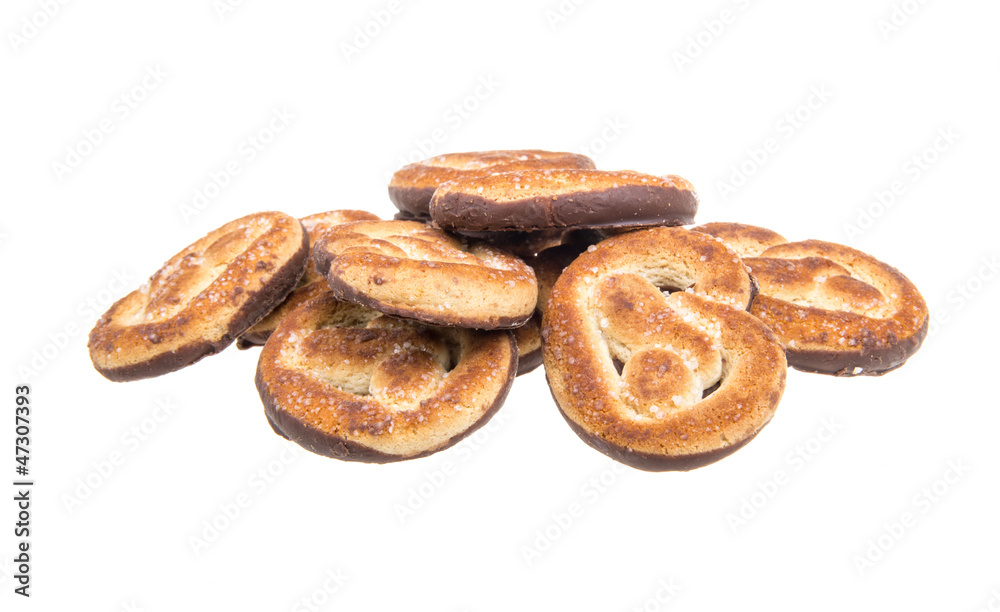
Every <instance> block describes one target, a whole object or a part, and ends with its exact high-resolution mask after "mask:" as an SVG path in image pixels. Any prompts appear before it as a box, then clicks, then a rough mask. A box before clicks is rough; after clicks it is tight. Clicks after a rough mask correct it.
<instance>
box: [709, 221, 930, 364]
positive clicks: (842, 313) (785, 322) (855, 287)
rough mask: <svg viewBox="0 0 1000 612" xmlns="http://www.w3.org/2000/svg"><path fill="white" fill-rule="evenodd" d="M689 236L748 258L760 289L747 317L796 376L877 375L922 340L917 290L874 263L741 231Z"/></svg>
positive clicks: (712, 229) (821, 246)
mask: <svg viewBox="0 0 1000 612" xmlns="http://www.w3.org/2000/svg"><path fill="white" fill-rule="evenodd" d="M694 230H695V231H700V232H705V233H707V234H709V235H712V236H716V237H718V238H720V239H721V240H722V241H723V242H725V243H726V244H728V245H729V246H731V247H732V248H733V249H734V250H736V251H738V252H741V254H745V257H744V258H743V261H744V263H746V265H747V266H749V267H750V269H751V273H752V274H753V276H754V277H755V278H756V279H757V282H758V283H759V284H760V295H758V296H757V298H756V299H755V300H754V303H753V306H752V308H751V309H750V312H751V314H753V315H755V316H757V317H758V318H760V319H761V320H762V321H763V322H764V323H765V324H766V325H767V326H768V327H770V328H771V329H772V330H774V332H775V333H776V334H777V336H778V338H779V339H780V340H781V343H782V345H784V346H785V349H786V352H787V354H788V364H789V365H790V366H792V367H794V368H797V369H799V370H803V371H808V372H818V373H822V374H833V375H836V376H859V375H880V374H884V373H886V372H889V371H891V370H894V369H896V368H898V367H900V366H902V365H903V364H904V363H905V362H906V360H907V359H909V357H910V356H911V355H913V353H915V352H916V351H917V349H919V348H920V345H921V344H922V343H923V340H924V337H925V336H926V335H927V328H928V322H929V319H930V317H929V313H928V310H927V304H926V302H925V301H924V299H923V297H922V296H921V295H920V292H919V291H918V290H917V288H916V286H915V285H914V284H913V283H912V282H911V281H910V280H909V279H908V278H907V277H906V276H904V275H903V274H902V273H901V272H900V271H899V270H897V269H896V268H893V267H892V266H890V265H888V264H886V263H884V262H882V261H879V260H878V259H876V258H874V257H872V256H871V255H868V254H866V253H863V252H861V251H858V250H857V249H853V248H851V247H848V246H844V245H841V244H836V243H832V242H824V241H821V240H804V241H800V242H788V241H787V240H785V239H784V238H783V237H782V236H781V235H779V234H777V233H775V232H772V231H771V230H767V229H764V228H759V227H754V226H749V225H743V224H738V223H709V224H705V225H702V226H699V227H696V228H694Z"/></svg>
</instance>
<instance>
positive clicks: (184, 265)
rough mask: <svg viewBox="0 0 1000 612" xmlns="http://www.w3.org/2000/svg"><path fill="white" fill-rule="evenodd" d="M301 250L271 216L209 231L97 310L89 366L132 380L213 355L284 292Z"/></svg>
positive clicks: (301, 238)
mask: <svg viewBox="0 0 1000 612" xmlns="http://www.w3.org/2000/svg"><path fill="white" fill-rule="evenodd" d="M308 250H309V243H308V237H307V235H306V232H305V230H304V229H303V227H302V224H301V223H300V222H299V220H298V219H295V218H294V217H290V216H288V215H286V214H283V213H278V212H265V213H257V214H253V215H247V216H246V217H242V218H240V219H236V220H235V221H231V222H229V223H227V224H225V225H223V226H222V227H220V228H218V229H216V230H214V231H212V232H211V233H209V234H208V235H207V236H205V237H204V238H201V239H200V240H198V241H197V242H195V243H193V244H191V245H190V246H188V247H187V248H185V249H184V250H183V251H181V252H180V253H178V254H177V255H175V256H173V257H172V258H171V259H170V260H168V261H167V262H166V263H165V264H164V265H163V267H162V268H160V269H159V270H158V271H157V272H156V273H155V274H153V276H152V277H150V279H149V281H148V282H146V283H145V284H144V285H143V286H142V287H140V288H139V289H137V290H135V291H133V292H132V293H130V294H128V295H126V296H125V297H123V298H122V299H120V300H118V301H117V302H115V303H114V304H113V305H112V306H111V308H109V309H108V311H107V312H106V313H104V315H103V316H102V317H101V318H100V319H99V320H98V322H97V325H96V326H95V327H94V329H93V330H92V331H91V332H90V338H89V341H88V347H89V349H90V358H91V361H93V364H94V367H95V368H96V369H97V371H98V372H100V373H101V374H102V375H104V376H105V377H106V378H108V379H110V380H114V381H127V380H136V379H140V378H149V377H153V376H159V375H161V374H165V373H167V372H172V371H174V370H178V369H180V368H183V367H185V366H187V365H190V364H192V363H194V362H196V361H198V360H199V359H201V358H202V357H205V356H207V355H212V354H214V353H217V352H219V351H221V350H222V349H224V348H225V347H227V346H228V345H229V344H231V343H232V342H233V340H235V339H236V337H237V336H239V335H240V334H242V333H244V332H245V331H246V330H247V329H248V328H249V327H250V326H251V325H253V324H254V323H256V322H257V321H258V320H260V319H261V318H262V317H263V316H264V315H265V314H267V313H268V312H270V311H271V309H273V308H274V306H275V305H276V304H278V303H280V302H281V301H282V300H283V299H284V298H285V296H286V295H288V293H289V292H290V291H291V290H292V288H293V287H294V286H295V284H296V283H297V282H298V280H299V278H300V277H301V276H302V274H303V271H304V269H305V264H306V260H307V255H308Z"/></svg>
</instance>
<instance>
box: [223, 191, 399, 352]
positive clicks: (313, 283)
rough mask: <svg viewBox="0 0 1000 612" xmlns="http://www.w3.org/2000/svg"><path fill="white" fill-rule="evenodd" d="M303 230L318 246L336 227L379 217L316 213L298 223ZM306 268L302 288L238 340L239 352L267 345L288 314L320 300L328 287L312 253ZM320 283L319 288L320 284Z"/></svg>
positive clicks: (357, 212) (360, 212)
mask: <svg viewBox="0 0 1000 612" xmlns="http://www.w3.org/2000/svg"><path fill="white" fill-rule="evenodd" d="M299 220H300V221H301V222H302V227H304V228H305V229H306V232H307V233H308V234H309V242H310V244H315V242H316V240H318V239H319V237H320V236H322V235H323V232H325V231H326V230H328V229H330V228H331V227H333V226H335V225H340V224H341V223H349V222H351V221H378V220H379V218H378V216H377V215H373V214H372V213H370V212H365V211H363V210H331V211H329V212H324V213H317V214H315V215H309V216H308V217H303V218H302V219H299ZM309 254H310V257H309V258H308V263H307V264H306V271H305V274H303V275H302V278H301V279H300V280H299V284H298V285H296V287H295V289H294V290H293V291H292V292H291V293H289V294H288V297H287V298H285V300H284V301H283V302H281V303H280V304H278V305H277V306H275V308H274V310H272V311H271V312H270V313H268V315H267V316H266V317H264V318H263V319H261V320H260V321H258V322H257V323H256V324H255V325H254V326H253V327H251V328H250V329H248V330H247V331H246V332H244V333H243V335H241V336H240V337H239V338H237V339H236V348H239V349H248V348H250V347H252V346H262V345H263V344H264V343H265V342H267V338H268V336H270V335H271V333H272V332H273V331H274V330H275V329H277V327H278V323H280V322H281V319H283V318H284V317H285V315H287V314H288V313H290V312H291V311H293V310H295V308H296V307H297V306H298V305H299V304H302V303H304V302H308V301H309V300H311V299H312V298H314V297H317V296H319V295H320V294H321V293H322V292H323V291H324V290H325V289H326V287H327V284H326V279H325V278H324V277H322V276H321V275H319V274H317V273H316V267H315V264H314V263H313V260H312V250H310V251H309ZM317 283H319V284H317Z"/></svg>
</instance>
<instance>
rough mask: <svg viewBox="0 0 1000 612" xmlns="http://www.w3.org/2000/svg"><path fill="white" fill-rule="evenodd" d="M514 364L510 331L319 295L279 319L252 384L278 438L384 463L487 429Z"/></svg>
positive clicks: (342, 456) (317, 450) (348, 457)
mask: <svg viewBox="0 0 1000 612" xmlns="http://www.w3.org/2000/svg"><path fill="white" fill-rule="evenodd" d="M516 367H517V354H516V349H515V347H514V340H513V337H512V335H511V333H510V332H509V331H486V332H484V331H473V330H469V329H460V328H443V327H429V326H426V325H422V324H419V323H415V322H412V321H407V320H404V319H397V318H394V317H389V316H386V315H383V314H381V313H379V312H376V311H374V310H371V309H369V308H365V307H364V306H359V305H357V304H351V303H347V302H339V301H337V300H336V299H334V297H333V295H332V294H331V293H330V292H327V293H325V294H324V295H322V296H320V297H318V298H315V299H313V300H311V301H309V302H306V303H305V304H303V305H301V306H300V307H298V308H296V309H295V310H294V311H293V312H291V313H290V314H289V315H288V316H287V317H285V319H284V320H283V321H282V322H281V324H280V325H279V326H278V329H277V330H275V332H274V333H273V334H272V335H271V337H270V338H269V339H268V341H267V343H266V344H265V345H264V348H263V349H262V350H261V354H260V359H259V361H258V363H257V377H256V382H257V390H258V392H259V393H260V397H261V401H262V402H263V404H264V411H265V413H266V415H267V418H268V421H269V422H270V423H271V425H272V427H273V428H274V429H275V431H276V432H278V433H280V434H282V435H284V436H285V437H287V438H289V439H290V440H292V441H294V442H296V443H298V444H300V445H301V446H303V447H304V448H306V449H308V450H310V451H312V452H314V453H317V454H319V455H325V456H327V457H334V458H337V459H342V460H345V461H364V462H369V463H387V462H391V461H400V460H404V459H414V458H417V457H423V456H426V455H430V454H432V453H435V452H437V451H440V450H443V449H445V448H448V447H449V446H452V445H453V444H456V443H457V442H458V441H460V440H461V439H462V438H464V437H465V436H467V435H469V434H470V433H472V432H473V431H475V430H476V429H477V428H478V427H480V426H482V425H483V424H485V423H486V422H487V421H488V420H489V419H490V417H492V416H493V414H494V413H495V412H496V411H497V410H498V409H499V408H500V405H501V404H502V403H503V400H504V399H505V398H506V396H507V392H508V391H509V390H510V385H511V382H512V381H513V380H514V371H515V369H516Z"/></svg>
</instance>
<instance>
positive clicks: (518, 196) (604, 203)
mask: <svg viewBox="0 0 1000 612" xmlns="http://www.w3.org/2000/svg"><path fill="white" fill-rule="evenodd" d="M697 210H698V196H697V194H696V193H695V191H694V187H692V186H691V183H689V182H687V181H686V180H684V179H683V178H681V177H679V176H653V175H650V174H642V173H639V172H632V171H630V170H620V171H609V170H566V169H557V170H549V169H546V170H520V171H516V172H504V173H500V174H493V175H490V176H478V177H477V176H473V177H467V178H461V179H456V180H453V181H450V182H448V183H445V184H443V185H441V187H440V188H438V190H437V191H435V192H434V197H433V198H432V199H431V204H430V213H431V218H433V219H434V221H435V222H436V223H437V224H438V225H440V226H441V227H443V228H444V229H446V230H449V231H456V232H483V231H510V230H547V229H556V228H608V227H612V228H616V227H617V228H632V229H636V228H642V227H653V226H661V225H684V224H686V223H693V222H694V215H695V213H696V212H697Z"/></svg>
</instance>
